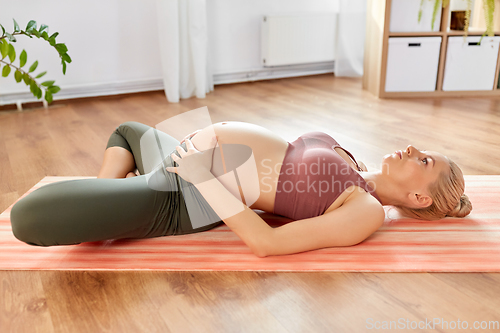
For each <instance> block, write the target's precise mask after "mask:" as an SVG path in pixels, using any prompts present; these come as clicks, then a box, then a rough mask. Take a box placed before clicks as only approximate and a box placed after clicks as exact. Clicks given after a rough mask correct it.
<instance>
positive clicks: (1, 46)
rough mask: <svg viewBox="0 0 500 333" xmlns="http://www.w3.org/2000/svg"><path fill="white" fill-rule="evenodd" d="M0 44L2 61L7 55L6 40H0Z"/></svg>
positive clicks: (7, 44) (7, 45)
mask: <svg viewBox="0 0 500 333" xmlns="http://www.w3.org/2000/svg"><path fill="white" fill-rule="evenodd" d="M0 42H1V43H0V44H1V45H0V53H1V54H2V59H3V58H5V57H6V56H7V55H8V54H9V42H7V41H6V40H1V41H0Z"/></svg>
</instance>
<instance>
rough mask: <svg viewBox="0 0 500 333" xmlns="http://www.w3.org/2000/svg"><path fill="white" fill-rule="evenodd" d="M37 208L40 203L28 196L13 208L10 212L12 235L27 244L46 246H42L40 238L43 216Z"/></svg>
mask: <svg viewBox="0 0 500 333" xmlns="http://www.w3.org/2000/svg"><path fill="white" fill-rule="evenodd" d="M37 206H38V203H37V202H35V201H34V200H32V198H30V196H29V195H28V196H27V197H25V198H23V199H21V200H19V201H18V202H17V203H16V204H15V205H14V206H13V207H12V210H11V212H10V223H11V225H12V233H13V234H14V236H15V237H16V238H17V239H19V240H20V241H22V242H25V243H27V244H31V245H46V244H42V242H41V240H40V239H39V237H38V236H39V235H38V231H39V229H40V223H41V222H42V221H41V219H43V216H42V215H41V214H40V212H38V209H37Z"/></svg>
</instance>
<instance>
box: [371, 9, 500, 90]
mask: <svg viewBox="0 0 500 333" xmlns="http://www.w3.org/2000/svg"><path fill="white" fill-rule="evenodd" d="M420 2H421V1H420V0H385V1H378V0H369V1H368V8H367V24H366V27H367V30H366V44H365V60H364V75H363V88H364V89H367V90H369V91H371V92H372V93H373V94H375V95H376V96H378V97H381V98H402V97H447V96H450V97H453V96H500V89H499V88H498V87H497V86H498V84H497V82H498V77H499V74H498V72H499V65H498V64H499V62H500V60H499V57H498V53H499V47H498V39H500V37H494V38H492V37H484V38H483V41H482V43H481V44H482V45H473V43H477V41H478V40H479V36H480V35H481V34H482V33H483V32H484V31H477V30H473V29H471V30H469V37H468V40H467V41H466V42H465V44H464V38H463V35H464V32H463V31H451V30H449V23H448V22H449V8H450V6H448V7H446V8H444V9H443V10H442V12H441V14H440V15H438V17H436V22H435V24H434V28H435V29H436V27H437V28H438V31H430V30H431V29H430V27H431V23H430V20H428V23H427V24H428V27H426V29H427V31H415V25H416V24H418V8H419V4H420ZM402 3H404V4H406V6H402V5H401V4H402ZM423 3H424V7H423V13H422V21H423V20H427V19H428V18H429V16H430V15H432V12H431V13H429V12H428V11H426V8H425V5H428V4H427V3H433V1H424V2H423ZM404 9H406V10H407V11H408V12H405V11H404ZM427 9H428V8H427ZM497 10H500V8H499V9H497ZM395 17H399V18H398V19H395ZM402 17H405V18H404V20H407V21H408V22H409V23H408V27H404V26H402V25H401V24H403V23H404V22H403V20H402ZM412 17H413V18H412ZM396 21H399V23H398V24H395V23H394V22H396ZM422 29H424V28H422ZM495 35H498V34H497V33H495ZM409 38H416V39H413V40H411V39H409ZM469 43H472V44H471V45H470V48H469ZM410 44H412V45H410ZM417 44H420V46H416V45H417ZM473 46H475V48H473Z"/></svg>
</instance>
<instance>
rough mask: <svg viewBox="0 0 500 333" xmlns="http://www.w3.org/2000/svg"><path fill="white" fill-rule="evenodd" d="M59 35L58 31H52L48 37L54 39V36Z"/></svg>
mask: <svg viewBox="0 0 500 333" xmlns="http://www.w3.org/2000/svg"><path fill="white" fill-rule="evenodd" d="M57 36H59V33H58V32H54V33H53V34H52V35H50V38H54V39H56V37H57Z"/></svg>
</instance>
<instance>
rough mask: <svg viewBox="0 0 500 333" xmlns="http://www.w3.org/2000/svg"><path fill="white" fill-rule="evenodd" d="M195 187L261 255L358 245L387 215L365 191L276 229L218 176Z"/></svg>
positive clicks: (259, 255) (258, 254)
mask: <svg viewBox="0 0 500 333" xmlns="http://www.w3.org/2000/svg"><path fill="white" fill-rule="evenodd" d="M212 177H213V175H212ZM195 186H196V188H197V189H198V190H199V191H200V193H201V194H202V195H203V197H204V198H205V199H206V200H207V202H208V203H209V204H210V206H211V207H212V209H214V211H215V212H216V213H217V214H218V215H219V217H221V218H222V220H223V221H224V222H225V223H226V225H227V226H228V227H229V228H231V230H232V231H234V232H235V233H236V234H237V235H238V236H239V237H240V238H241V239H242V240H243V242H245V244H247V245H248V246H249V247H250V249H251V250H252V252H253V253H254V254H255V255H257V256H258V257H265V256H270V255H283V254H292V253H298V252H304V251H310V250H315V249H320V248H325V247H335V246H350V245H355V244H358V243H360V242H362V241H363V240H365V239H366V238H367V237H368V236H370V235H371V234H372V233H374V232H375V231H376V230H377V229H378V228H379V227H380V226H381V225H382V224H383V222H384V218H385V212H384V209H383V208H382V206H380V204H379V202H378V201H377V200H376V199H375V198H373V197H372V196H371V195H370V194H368V193H361V194H359V195H357V196H355V197H354V198H353V199H351V200H348V201H347V202H345V203H344V204H343V205H342V206H340V207H339V208H337V209H336V210H334V211H332V212H330V213H327V214H324V215H321V216H317V217H313V218H309V219H304V220H298V221H294V222H290V223H288V224H285V225H283V226H281V227H277V228H274V229H273V228H271V227H270V226H269V225H268V224H267V223H266V222H265V221H264V220H262V219H261V218H260V217H259V216H258V215H257V214H256V213H255V212H254V211H253V210H251V209H250V208H248V207H247V206H245V205H244V204H243V203H241V202H240V201H239V200H238V199H236V198H235V197H234V196H233V195H232V194H231V193H230V192H229V191H228V190H227V189H226V188H225V187H224V186H223V185H222V184H221V183H220V182H219V181H218V180H217V179H216V178H215V177H213V178H212V179H211V180H209V181H205V182H201V183H198V184H196V185H195Z"/></svg>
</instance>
